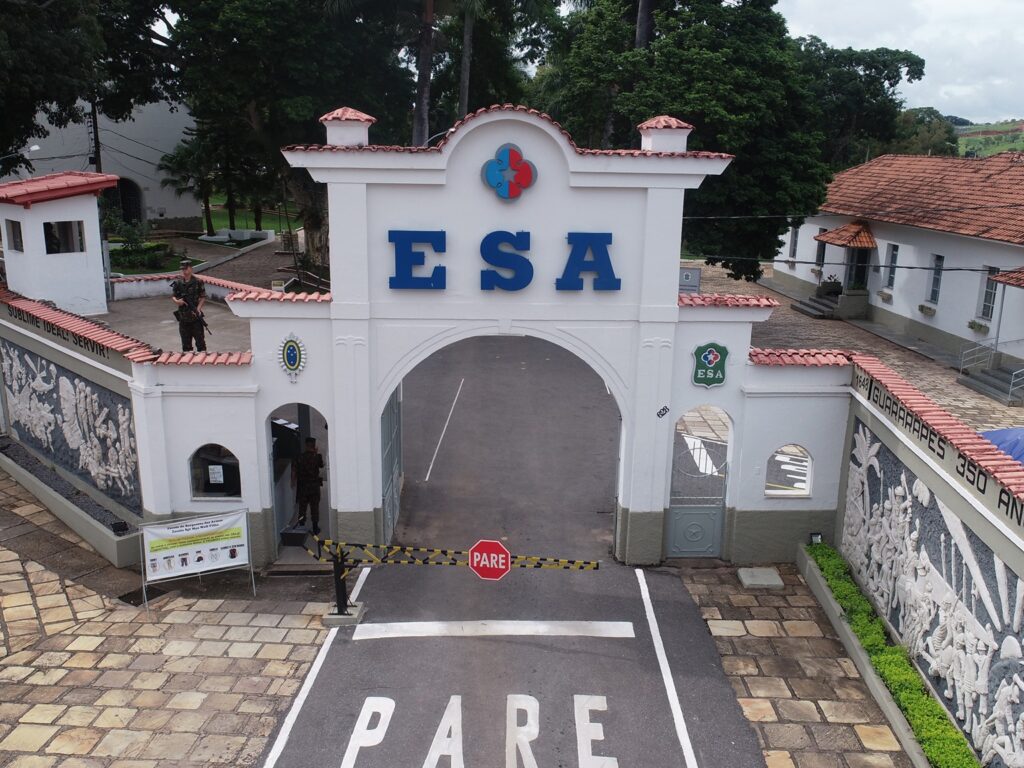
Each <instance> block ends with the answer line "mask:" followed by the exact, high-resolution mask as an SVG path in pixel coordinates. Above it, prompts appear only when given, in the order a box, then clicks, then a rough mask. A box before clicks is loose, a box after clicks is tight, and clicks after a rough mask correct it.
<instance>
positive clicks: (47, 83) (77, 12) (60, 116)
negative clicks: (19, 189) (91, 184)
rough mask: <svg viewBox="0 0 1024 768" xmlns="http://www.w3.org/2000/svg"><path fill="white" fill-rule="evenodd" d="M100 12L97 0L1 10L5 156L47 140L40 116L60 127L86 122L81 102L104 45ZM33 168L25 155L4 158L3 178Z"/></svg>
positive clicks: (0, 163) (1, 151) (1, 145)
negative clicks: (14, 171)
mask: <svg viewBox="0 0 1024 768" xmlns="http://www.w3.org/2000/svg"><path fill="white" fill-rule="evenodd" d="M98 10H99V8H98V2H97V0H54V2H50V3H34V2H33V3H29V2H10V0H7V1H6V2H3V3H2V5H0V13H2V19H3V23H0V156H6V155H11V154H14V153H17V152H20V151H21V149H22V148H23V147H24V146H25V145H26V144H28V143H29V142H30V141H31V140H32V139H33V138H40V137H43V136H45V135H46V130H45V129H44V128H43V127H42V126H41V125H40V124H39V123H38V122H36V116H37V115H40V114H41V115H42V116H44V117H45V118H46V120H47V121H49V122H50V123H51V124H52V125H55V126H58V127H62V126H65V125H67V124H68V123H69V122H71V121H72V120H76V119H78V120H80V119H82V116H83V113H82V109H81V106H80V105H79V103H78V100H79V98H80V97H82V96H83V95H85V94H86V93H87V91H88V90H89V86H90V84H91V83H92V82H93V81H94V78H95V74H96V62H97V60H98V59H99V57H100V55H101V52H102V50H103V45H104V43H103V34H102V30H101V27H100V24H99V21H98V18H97V17H98ZM28 165H29V163H28V161H27V160H26V159H25V158H23V157H21V156H20V155H19V156H15V157H4V158H3V159H0V174H2V173H8V172H10V171H11V170H13V169H14V168H17V167H18V166H28Z"/></svg>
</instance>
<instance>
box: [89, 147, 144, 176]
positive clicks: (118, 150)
mask: <svg viewBox="0 0 1024 768" xmlns="http://www.w3.org/2000/svg"><path fill="white" fill-rule="evenodd" d="M100 146H101V147H102V148H103V149H109V150H110V151H111V152H116V153H117V154H119V155H124V156H125V157H130V158H132V159H133V160H138V161H139V162H140V163H146V165H152V164H153V162H152V161H151V160H146V159H145V158H144V157H138V156H137V155H132V154H129V153H128V152H125V151H123V150H120V149H117V148H116V147H112V146H110V145H109V144H100ZM121 163H122V164H123V165H124V167H125V168H127V169H128V170H130V171H131V172H132V173H135V174H138V175H139V176H141V177H142V178H144V179H149V180H150V181H152V182H158V180H157V179H154V178H153V177H152V176H150V175H149V174H148V173H143V172H142V171H140V170H139V169H137V168H133V167H132V166H130V165H129V164H128V163H125V162H124V160H121Z"/></svg>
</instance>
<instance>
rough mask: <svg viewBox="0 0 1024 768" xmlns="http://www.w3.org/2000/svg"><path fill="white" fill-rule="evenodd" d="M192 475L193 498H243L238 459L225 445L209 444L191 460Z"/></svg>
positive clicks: (193, 455) (194, 454)
mask: <svg viewBox="0 0 1024 768" xmlns="http://www.w3.org/2000/svg"><path fill="white" fill-rule="evenodd" d="M189 468H190V470H191V473H192V497H193V498H196V499H204V498H235V499H238V498H241V496H242V480H241V474H240V473H239V471H238V459H236V458H235V454H233V453H232V452H231V451H229V450H228V449H227V448H225V447H224V446H223V445H217V444H215V443H207V444H206V445H204V446H203V447H202V448H200V449H199V450H197V451H196V452H195V453H193V454H192V458H191V459H190V460H189Z"/></svg>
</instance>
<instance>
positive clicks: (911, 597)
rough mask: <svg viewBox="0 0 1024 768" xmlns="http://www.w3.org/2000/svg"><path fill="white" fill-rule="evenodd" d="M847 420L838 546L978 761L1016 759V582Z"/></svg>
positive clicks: (1020, 731) (1023, 711) (1022, 728)
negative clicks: (850, 441) (851, 431)
mask: <svg viewBox="0 0 1024 768" xmlns="http://www.w3.org/2000/svg"><path fill="white" fill-rule="evenodd" d="M855 426H856V432H855V435H854V446H853V451H852V453H851V456H850V479H849V484H848V488H847V498H846V516H845V519H844V525H843V533H842V543H841V549H842V551H843V554H844V556H845V557H846V559H847V560H848V561H849V562H850V564H851V567H852V569H853V571H854V574H855V576H856V577H857V579H858V581H859V582H860V584H861V586H862V587H863V588H864V590H865V592H867V593H868V595H869V597H870V598H871V599H872V601H873V602H874V604H875V607H876V609H877V610H878V611H879V612H880V613H881V614H882V615H884V616H886V617H887V618H888V620H889V623H890V624H891V625H892V626H893V627H895V629H896V632H897V634H898V635H899V637H900V639H901V640H902V642H903V644H904V645H905V646H906V647H907V648H908V649H909V650H910V653H911V656H912V657H913V658H914V660H915V661H916V663H917V665H918V667H919V668H920V669H921V671H922V672H923V673H924V674H925V677H926V678H927V680H928V681H929V682H930V683H931V685H932V687H933V689H934V690H935V692H936V694H937V695H938V697H939V700H940V701H943V702H944V703H945V705H946V707H947V709H949V711H950V713H951V715H952V716H953V717H954V718H955V719H956V722H957V723H959V724H960V726H961V728H963V730H964V733H965V734H966V736H967V739H968V741H970V742H971V744H973V745H974V748H975V750H977V752H978V755H979V757H980V758H981V762H982V764H983V765H986V766H992V767H993V768H1024V706H1022V705H1021V694H1022V692H1024V658H1022V652H1021V627H1022V623H1024V622H1022V618H1024V581H1022V580H1021V578H1020V577H1019V576H1018V575H1017V574H1016V573H1013V572H1012V571H1010V570H1009V569H1008V568H1007V567H1006V565H1005V564H1004V563H1003V561H1002V560H1000V559H999V557H998V556H996V555H995V553H993V552H992V550H991V549H990V548H989V547H988V546H987V545H986V544H984V543H983V542H982V541H981V540H980V539H979V538H978V537H977V536H975V535H974V533H973V531H971V530H970V529H969V528H967V527H966V526H965V525H964V524H963V523H962V522H961V521H960V518H958V517H957V516H956V515H955V514H954V513H953V512H952V510H950V509H949V508H948V507H947V506H946V505H945V504H944V503H943V502H942V501H941V500H940V499H938V498H936V497H935V496H934V494H932V492H931V490H930V489H929V488H928V487H927V486H926V485H925V484H924V483H923V482H922V481H921V480H920V479H919V478H917V477H915V476H914V475H913V473H911V472H910V471H909V470H907V468H906V467H905V466H904V465H903V464H902V462H900V461H899V459H897V458H896V456H895V455H894V454H893V453H892V451H890V450H889V448H888V447H887V446H886V445H885V444H883V443H882V442H880V441H879V440H878V438H877V437H876V436H875V435H874V434H872V432H871V431H870V430H869V429H868V428H867V427H866V426H865V425H864V424H863V423H861V422H860V421H859V420H857V422H856V425H855Z"/></svg>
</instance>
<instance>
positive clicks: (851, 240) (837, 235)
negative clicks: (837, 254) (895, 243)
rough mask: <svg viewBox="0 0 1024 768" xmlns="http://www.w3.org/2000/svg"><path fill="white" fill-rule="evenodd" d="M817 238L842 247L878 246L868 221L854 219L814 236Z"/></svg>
mask: <svg viewBox="0 0 1024 768" xmlns="http://www.w3.org/2000/svg"><path fill="white" fill-rule="evenodd" d="M814 239H815V240H818V241H819V242H822V243H829V244H830V245H838V246H840V247H841V248H877V247H878V243H876V242H875V236H874V235H873V234H871V227H869V226H868V223H867V222H866V221H852V222H850V223H849V224H844V225H843V226H841V227H836V228H835V229H830V230H829V231H828V232H822V233H821V234H820V235H815V236H814Z"/></svg>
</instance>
